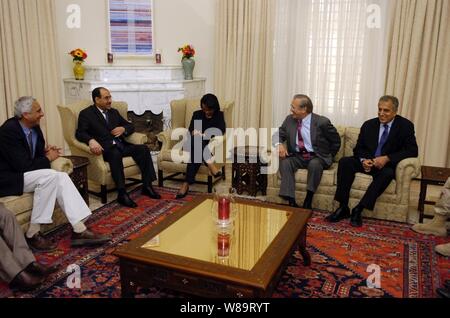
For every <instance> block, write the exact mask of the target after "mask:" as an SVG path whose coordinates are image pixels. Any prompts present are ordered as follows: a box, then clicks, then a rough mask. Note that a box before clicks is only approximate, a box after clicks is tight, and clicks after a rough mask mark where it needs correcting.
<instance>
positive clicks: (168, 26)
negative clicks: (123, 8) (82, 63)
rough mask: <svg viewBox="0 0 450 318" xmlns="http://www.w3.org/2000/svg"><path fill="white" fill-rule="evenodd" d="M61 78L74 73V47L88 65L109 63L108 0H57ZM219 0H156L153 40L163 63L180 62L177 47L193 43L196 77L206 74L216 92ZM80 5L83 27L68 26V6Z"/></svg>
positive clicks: (127, 61)
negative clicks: (216, 24)
mask: <svg viewBox="0 0 450 318" xmlns="http://www.w3.org/2000/svg"><path fill="white" fill-rule="evenodd" d="M54 1H55V2H54V3H55V11H56V21H57V36H58V46H59V54H60V57H61V59H60V61H61V62H60V64H61V74H62V78H61V80H62V79H63V78H71V77H73V73H72V67H73V65H72V59H71V56H70V55H68V54H67V53H68V52H69V51H71V50H73V49H75V48H78V47H80V48H82V49H84V50H86V52H87V54H88V58H87V60H86V65H106V64H107V63H106V54H107V52H108V45H109V44H108V43H109V35H108V21H107V17H108V15H107V3H108V1H107V0H54ZM218 1H219V0H153V8H154V16H153V18H154V37H155V39H154V44H155V49H160V50H161V51H162V63H163V64H168V65H180V61H181V53H178V52H177V49H178V48H179V47H181V46H183V45H184V44H192V45H193V46H194V47H195V49H196V51H197V53H196V56H195V61H196V66H195V70H194V76H195V77H206V79H207V81H206V91H207V92H214V90H213V79H214V33H215V9H216V4H217V2H218ZM71 4H78V5H79V6H80V8H81V27H80V28H79V29H69V28H68V27H67V25H66V20H67V18H68V16H69V13H67V12H66V10H67V7H68V6H69V5H71ZM114 62H115V63H114V64H115V65H153V64H154V62H155V61H154V58H150V57H147V58H118V57H117V56H115V57H114Z"/></svg>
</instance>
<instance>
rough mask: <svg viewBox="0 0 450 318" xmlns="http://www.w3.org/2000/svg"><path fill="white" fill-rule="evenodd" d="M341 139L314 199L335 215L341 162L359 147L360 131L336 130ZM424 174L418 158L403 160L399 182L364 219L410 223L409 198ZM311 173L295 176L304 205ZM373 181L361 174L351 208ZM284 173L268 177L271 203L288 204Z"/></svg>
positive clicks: (315, 205) (297, 193) (352, 193)
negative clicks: (282, 192)
mask: <svg viewBox="0 0 450 318" xmlns="http://www.w3.org/2000/svg"><path fill="white" fill-rule="evenodd" d="M336 129H337V130H338V133H339V136H340V137H341V148H340V150H339V152H338V153H337V154H336V156H335V158H334V162H333V164H332V166H331V167H330V168H329V169H327V170H324V171H323V175H322V180H321V182H320V185H319V187H318V189H317V191H316V194H315V195H314V199H313V204H312V206H313V208H315V209H320V210H326V211H330V212H331V211H334V210H335V209H336V208H337V207H338V205H339V203H338V202H336V201H334V193H335V191H336V184H337V168H338V162H339V160H340V159H341V158H342V157H347V156H352V155H353V148H354V147H355V145H356V142H357V139H358V135H359V128H354V127H339V126H338V127H336ZM419 174H420V162H419V159H418V158H407V159H404V160H402V161H401V162H400V163H399V164H398V165H397V168H396V172H395V175H396V177H395V179H394V180H393V181H392V182H391V183H390V185H389V186H388V187H387V189H386V190H385V191H384V193H383V194H382V195H381V196H380V197H379V198H378V200H377V203H376V204H375V208H374V210H373V211H369V210H364V212H363V216H365V217H373V218H378V219H385V220H391V221H398V222H407V221H408V207H409V194H410V186H411V181H412V179H414V178H416V177H417V176H419ZM306 178H307V170H306V169H299V170H298V171H297V173H296V175H295V180H296V191H295V196H296V200H297V202H298V203H300V204H301V203H302V202H303V200H304V198H305V195H306ZM371 181H372V176H370V175H366V174H363V173H357V174H356V177H355V181H354V182H353V185H352V188H351V191H350V201H349V206H350V208H353V207H354V206H356V204H357V203H358V202H359V200H360V199H361V198H362V196H363V195H364V193H365V191H366V190H367V187H368V186H369V184H370V183H371ZM280 183H281V177H280V172H277V173H275V174H272V175H269V176H268V186H267V200H268V201H271V202H276V203H284V201H283V199H281V198H280V197H279V196H278V193H279V191H280Z"/></svg>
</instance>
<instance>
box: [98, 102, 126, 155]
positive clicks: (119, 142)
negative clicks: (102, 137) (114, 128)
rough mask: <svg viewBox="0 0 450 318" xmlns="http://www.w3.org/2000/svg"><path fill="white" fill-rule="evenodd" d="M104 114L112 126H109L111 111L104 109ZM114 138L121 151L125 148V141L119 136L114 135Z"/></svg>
mask: <svg viewBox="0 0 450 318" xmlns="http://www.w3.org/2000/svg"><path fill="white" fill-rule="evenodd" d="M103 114H105V120H106V123H107V124H108V127H110V126H109V112H108V111H107V110H104V111H103ZM113 140H114V143H115V144H116V146H117V149H119V150H120V151H123V150H124V149H125V147H124V145H123V142H122V140H121V139H120V138H119V137H114V138H113Z"/></svg>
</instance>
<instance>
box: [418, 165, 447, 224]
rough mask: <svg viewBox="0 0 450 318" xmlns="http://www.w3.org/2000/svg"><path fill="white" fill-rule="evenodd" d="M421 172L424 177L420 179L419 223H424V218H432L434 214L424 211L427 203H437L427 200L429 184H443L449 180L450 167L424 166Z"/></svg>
mask: <svg viewBox="0 0 450 318" xmlns="http://www.w3.org/2000/svg"><path fill="white" fill-rule="evenodd" d="M421 172H422V177H421V179H420V194H419V205H418V207H417V209H418V210H419V223H423V219H424V218H432V216H428V215H425V214H424V213H423V212H424V208H425V204H431V205H434V204H436V202H434V201H427V200H426V197H427V186H428V185H430V184H431V185H440V186H443V185H444V183H445V181H447V179H448V178H449V177H450V168H440V167H430V166H422V167H421Z"/></svg>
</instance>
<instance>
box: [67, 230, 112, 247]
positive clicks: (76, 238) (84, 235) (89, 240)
mask: <svg viewBox="0 0 450 318" xmlns="http://www.w3.org/2000/svg"><path fill="white" fill-rule="evenodd" d="M110 239H111V238H110V237H109V236H104V235H99V234H96V233H94V232H91V231H89V230H85V231H84V232H81V233H75V232H72V242H71V246H90V245H99V244H103V243H106V242H108V241H109V240H110Z"/></svg>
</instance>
